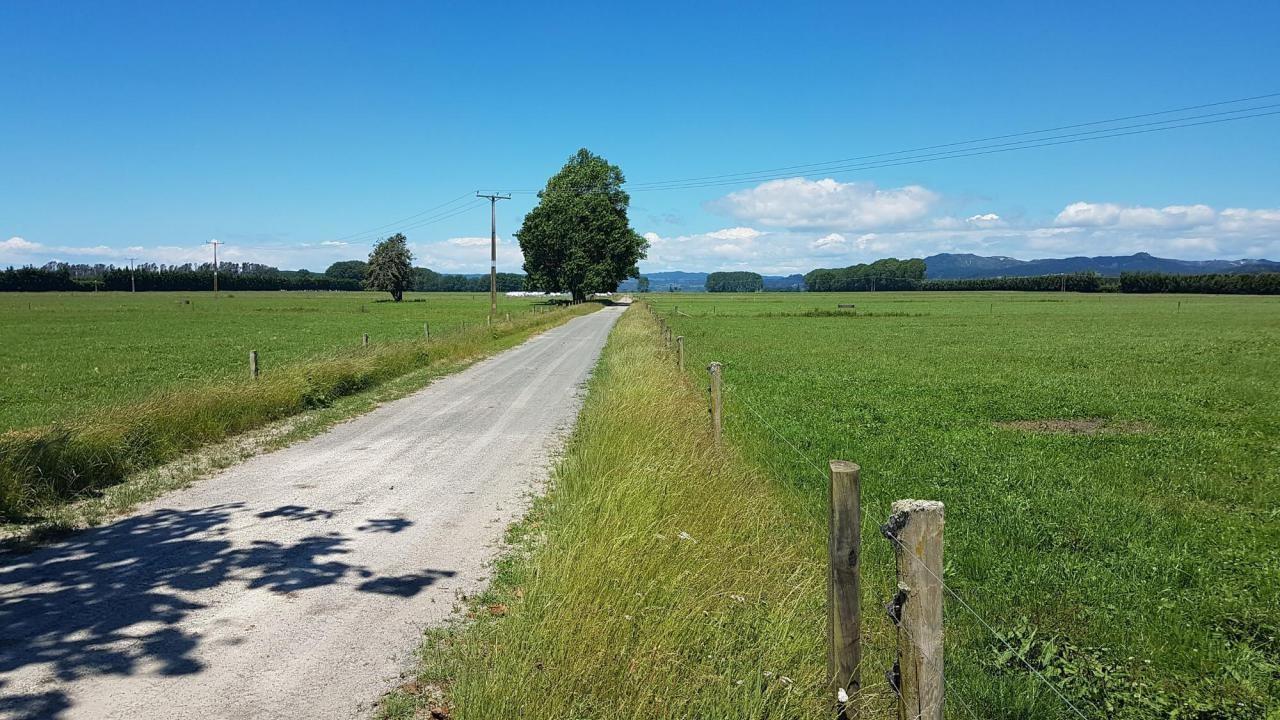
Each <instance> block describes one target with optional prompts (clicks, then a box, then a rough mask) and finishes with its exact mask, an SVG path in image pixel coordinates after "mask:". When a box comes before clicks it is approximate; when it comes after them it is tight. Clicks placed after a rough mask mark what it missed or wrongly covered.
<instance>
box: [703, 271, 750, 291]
mask: <svg viewBox="0 0 1280 720" xmlns="http://www.w3.org/2000/svg"><path fill="white" fill-rule="evenodd" d="M763 291H764V278H763V277H762V276H761V275H760V274H759V273H753V272H713V273H711V274H709V275H707V292H763Z"/></svg>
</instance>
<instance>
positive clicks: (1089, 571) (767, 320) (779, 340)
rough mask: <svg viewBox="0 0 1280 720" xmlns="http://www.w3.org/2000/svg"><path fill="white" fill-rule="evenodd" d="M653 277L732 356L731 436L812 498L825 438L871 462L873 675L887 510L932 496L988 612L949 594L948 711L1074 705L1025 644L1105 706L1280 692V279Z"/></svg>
mask: <svg viewBox="0 0 1280 720" xmlns="http://www.w3.org/2000/svg"><path fill="white" fill-rule="evenodd" d="M645 299H646V300H647V301H648V302H650V303H652V305H653V306H654V308H655V310H656V312H658V313H659V314H660V315H661V316H663V317H666V318H667V319H668V321H669V322H670V324H671V325H672V327H673V329H674V332H675V334H678V335H684V336H685V337H686V346H687V351H688V357H689V370H688V372H689V374H690V376H691V379H692V380H693V381H695V382H697V383H700V384H703V385H705V383H706V372H705V367H706V365H707V364H708V363H709V362H710V361H713V360H715V361H720V362H722V363H724V366H725V369H724V373H725V375H724V376H725V383H726V433H727V437H728V440H729V442H730V443H732V444H733V445H734V446H735V447H736V448H738V449H739V450H740V451H741V452H742V453H743V454H744V456H745V457H746V458H747V459H748V460H749V461H750V462H751V463H752V464H754V465H756V466H758V467H759V468H762V469H763V470H764V471H765V472H766V473H767V475H768V476H770V477H772V478H773V479H774V480H775V481H776V482H777V483H779V484H780V485H782V486H784V487H791V488H795V489H796V490H798V491H799V492H800V493H801V494H802V496H803V497H804V498H806V501H805V504H806V505H807V508H808V510H807V513H806V515H805V518H804V519H803V520H802V522H805V523H809V524H810V525H811V526H813V527H815V528H818V527H822V526H824V525H825V503H826V495H825V482H826V481H825V476H824V473H825V471H824V468H825V466H826V461H827V460H828V459H829V458H839V459H847V460H852V461H855V462H858V463H860V464H861V465H862V483H863V501H864V508H865V512H866V519H865V520H864V523H863V533H864V535H863V547H864V560H863V567H864V593H865V597H864V608H865V610H864V612H866V613H867V615H866V617H867V621H868V623H869V624H870V626H871V627H870V628H869V630H868V633H869V635H870V643H871V647H870V649H869V651H867V652H868V657H867V660H866V662H867V663H868V667H866V668H865V669H864V672H863V677H864V678H867V680H866V681H865V682H873V681H874V680H875V678H878V677H879V676H880V673H881V671H883V670H885V669H887V668H888V667H889V665H890V664H891V662H892V659H891V652H892V644H891V643H892V634H891V631H890V628H889V627H888V622H887V621H886V620H883V619H882V615H881V614H880V613H878V612H876V611H875V608H877V607H880V606H882V605H883V604H884V603H885V602H887V600H888V598H889V596H890V595H891V592H892V587H893V580H892V576H893V559H892V555H891V552H890V550H891V549H890V547H889V546H888V543H887V541H885V540H884V539H883V538H881V537H880V534H879V532H878V525H879V523H881V522H883V521H884V519H885V518H886V517H887V516H888V514H889V504H890V503H891V502H892V501H893V500H895V499H899V498H923V499H936V500H941V501H944V502H945V503H946V507H947V530H946V552H945V562H946V564H945V572H946V580H947V582H948V584H949V585H950V586H951V587H952V589H954V590H955V592H956V593H958V594H959V595H960V596H961V597H962V598H964V599H965V601H966V602H967V603H968V604H969V605H970V606H971V607H972V609H973V610H974V611H975V612H976V615H977V616H980V617H981V618H982V621H979V620H978V619H977V617H975V616H974V615H972V614H970V613H969V612H967V611H966V610H964V609H963V608H962V607H961V606H960V605H959V604H958V603H956V602H951V603H950V604H949V605H948V607H947V611H946V621H947V625H946V631H947V638H946V652H947V681H948V692H949V693H950V697H951V698H958V699H956V700H953V701H952V702H951V703H949V710H948V715H949V716H951V717H969V716H970V714H969V713H972V714H973V715H972V716H975V717H982V718H1037V719H1040V718H1072V717H1079V715H1078V714H1077V713H1076V712H1075V711H1073V710H1072V708H1071V707H1069V705H1068V702H1064V701H1063V700H1062V699H1060V698H1059V697H1058V696H1057V695H1056V694H1055V693H1054V692H1053V691H1052V690H1051V689H1050V688H1048V687H1046V684H1045V683H1044V682H1043V681H1042V680H1041V679H1039V678H1037V677H1036V676H1035V675H1034V674H1033V673H1032V672H1031V670H1029V669H1028V666H1030V667H1031V668H1034V669H1035V670H1036V671H1038V672H1040V673H1042V674H1043V675H1044V676H1045V677H1046V678H1048V681H1049V682H1050V683H1052V684H1053V685H1054V686H1055V688H1056V689H1057V690H1058V691H1060V692H1061V693H1063V694H1064V695H1066V697H1067V698H1068V700H1069V702H1070V704H1071V705H1074V706H1075V709H1076V710H1079V711H1080V713H1081V714H1083V715H1084V716H1085V717H1089V718H1102V717H1152V718H1154V717H1179V718H1182V717H1194V718H1259V717H1268V718H1275V717H1277V714H1276V713H1280V707H1277V697H1280V510H1278V508H1280V299H1274V298H1258V297H1213V296H1181V297H1179V296H1169V295H1164V296H1127V295H1124V296H1122V295H1076V294H1029V293H946V294H943V293H938V294H934V293H927V294H926V293H901V294H894V293H883V294H881V293H877V294H848V295H825V294H795V295H788V294H760V295H668V294H652V295H648V296H645ZM838 303H855V304H856V305H857V308H856V309H854V310H837V308H836V305H837V304H838ZM677 307H678V310H679V312H678V313H677V312H676V310H677ZM1072 421H1082V422H1072ZM812 550H813V553H814V556H815V558H820V557H821V553H822V550H823V549H822V548H821V547H820V546H819V547H814V548H812ZM983 622H985V623H987V624H989V625H990V626H991V627H992V628H993V629H994V630H996V631H997V632H999V633H1001V634H1002V635H1003V636H1004V640H1000V639H997V638H996V637H994V636H993V634H992V633H991V632H989V631H988V629H987V628H986V627H984V626H983ZM1006 641H1007V642H1008V645H1006ZM962 703H963V704H964V705H965V706H964V707H962Z"/></svg>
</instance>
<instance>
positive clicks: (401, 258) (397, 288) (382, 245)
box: [364, 233, 413, 302]
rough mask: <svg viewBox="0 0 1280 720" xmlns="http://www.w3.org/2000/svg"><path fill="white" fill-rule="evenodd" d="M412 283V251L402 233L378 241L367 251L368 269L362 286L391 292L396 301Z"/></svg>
mask: <svg viewBox="0 0 1280 720" xmlns="http://www.w3.org/2000/svg"><path fill="white" fill-rule="evenodd" d="M412 285H413V253H411V252H409V243H408V238H406V237H405V236H404V235H403V234H402V233H396V234H395V235H392V236H391V237H389V238H387V239H385V240H382V241H380V242H379V243H378V244H377V245H374V246H373V252H371V253H369V270H368V272H367V273H366V275H365V278H364V286H365V287H366V288H368V289H370V290H383V291H386V292H389V293H391V298H392V299H393V300H395V301H396V302H400V301H401V300H403V299H404V291H405V290H407V289H409V288H410V287H411V286H412Z"/></svg>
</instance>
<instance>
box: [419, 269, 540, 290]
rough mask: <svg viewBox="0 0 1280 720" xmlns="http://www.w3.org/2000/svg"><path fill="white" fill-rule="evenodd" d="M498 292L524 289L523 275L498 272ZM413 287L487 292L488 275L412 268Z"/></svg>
mask: <svg viewBox="0 0 1280 720" xmlns="http://www.w3.org/2000/svg"><path fill="white" fill-rule="evenodd" d="M497 281H498V292H511V291H515V290H523V289H524V275H518V274H516V273H498V277H497ZM413 289H414V290H415V291H417V292H489V276H488V275H479V276H476V275H446V274H443V273H438V272H435V271H434V270H428V269H427V268H414V269H413Z"/></svg>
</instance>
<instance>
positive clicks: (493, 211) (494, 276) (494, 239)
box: [476, 192, 511, 317]
mask: <svg viewBox="0 0 1280 720" xmlns="http://www.w3.org/2000/svg"><path fill="white" fill-rule="evenodd" d="M476 197H478V198H488V199H489V317H493V314H494V313H495V312H497V311H498V201H499V200H510V199H511V196H510V195H496V194H495V195H482V194H481V193H479V192H477V193H476Z"/></svg>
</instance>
